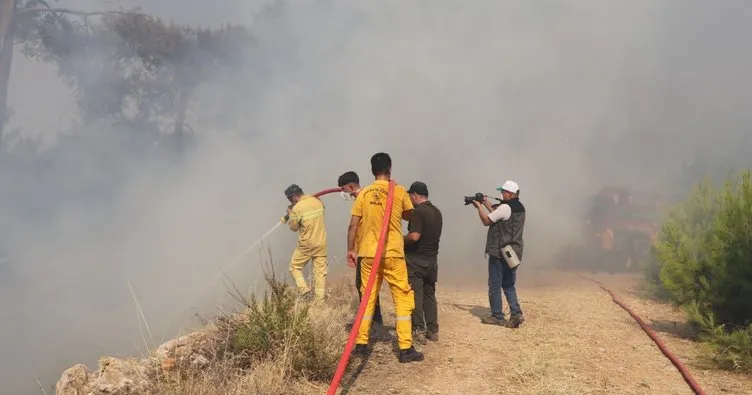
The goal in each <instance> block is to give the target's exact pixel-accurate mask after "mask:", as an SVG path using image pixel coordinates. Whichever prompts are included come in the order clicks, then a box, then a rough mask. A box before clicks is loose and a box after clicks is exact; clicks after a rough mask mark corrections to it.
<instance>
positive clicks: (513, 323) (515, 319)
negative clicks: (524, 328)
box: [507, 313, 525, 328]
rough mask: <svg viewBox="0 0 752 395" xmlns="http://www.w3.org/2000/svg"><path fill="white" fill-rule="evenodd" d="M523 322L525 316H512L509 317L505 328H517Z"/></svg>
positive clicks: (520, 314)
mask: <svg viewBox="0 0 752 395" xmlns="http://www.w3.org/2000/svg"><path fill="white" fill-rule="evenodd" d="M523 322H525V316H523V315H522V313H519V314H514V315H512V316H511V317H509V322H508V323H507V327H509V328H519V327H520V325H522V323H523Z"/></svg>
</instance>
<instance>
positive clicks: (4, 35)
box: [0, 0, 16, 147]
mask: <svg viewBox="0 0 752 395" xmlns="http://www.w3.org/2000/svg"><path fill="white" fill-rule="evenodd" d="M1 1H2V4H1V5H0V147H2V144H3V130H4V126H5V117H6V115H7V106H8V83H9V80H10V67H11V64H12V63H13V38H14V37H13V31H14V29H13V15H14V13H15V12H16V1H15V0H1Z"/></svg>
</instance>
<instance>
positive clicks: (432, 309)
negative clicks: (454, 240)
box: [405, 254, 439, 333]
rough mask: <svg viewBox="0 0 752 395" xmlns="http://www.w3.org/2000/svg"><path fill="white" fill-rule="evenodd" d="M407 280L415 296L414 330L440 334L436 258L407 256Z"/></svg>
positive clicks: (437, 266)
mask: <svg viewBox="0 0 752 395" xmlns="http://www.w3.org/2000/svg"><path fill="white" fill-rule="evenodd" d="M405 258H406V260H407V278H408V281H409V282H410V286H411V287H412V289H413V293H414V294H415V309H414V310H413V314H412V322H413V330H424V329H427V330H428V332H432V333H439V316H438V309H437V306H436V281H437V280H438V272H439V265H438V262H437V259H436V256H422V255H412V254H411V255H407V256H406V257H405Z"/></svg>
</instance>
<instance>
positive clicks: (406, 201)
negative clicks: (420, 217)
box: [400, 188, 414, 212]
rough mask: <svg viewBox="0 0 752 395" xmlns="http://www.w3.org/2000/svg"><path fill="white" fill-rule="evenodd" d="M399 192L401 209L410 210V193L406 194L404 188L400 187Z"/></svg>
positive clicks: (411, 206) (411, 203)
mask: <svg viewBox="0 0 752 395" xmlns="http://www.w3.org/2000/svg"><path fill="white" fill-rule="evenodd" d="M400 194H401V195H402V211H403V212H405V211H410V210H412V209H413V208H414V207H413V202H412V201H411V200H410V195H408V194H407V190H406V189H405V188H400Z"/></svg>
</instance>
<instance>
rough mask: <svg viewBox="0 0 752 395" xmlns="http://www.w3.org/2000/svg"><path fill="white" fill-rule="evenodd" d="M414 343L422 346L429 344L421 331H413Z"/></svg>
mask: <svg viewBox="0 0 752 395" xmlns="http://www.w3.org/2000/svg"><path fill="white" fill-rule="evenodd" d="M413 341H416V342H418V343H420V344H426V343H428V342H427V341H426V335H425V334H424V332H423V331H422V330H420V329H414V330H413Z"/></svg>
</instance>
